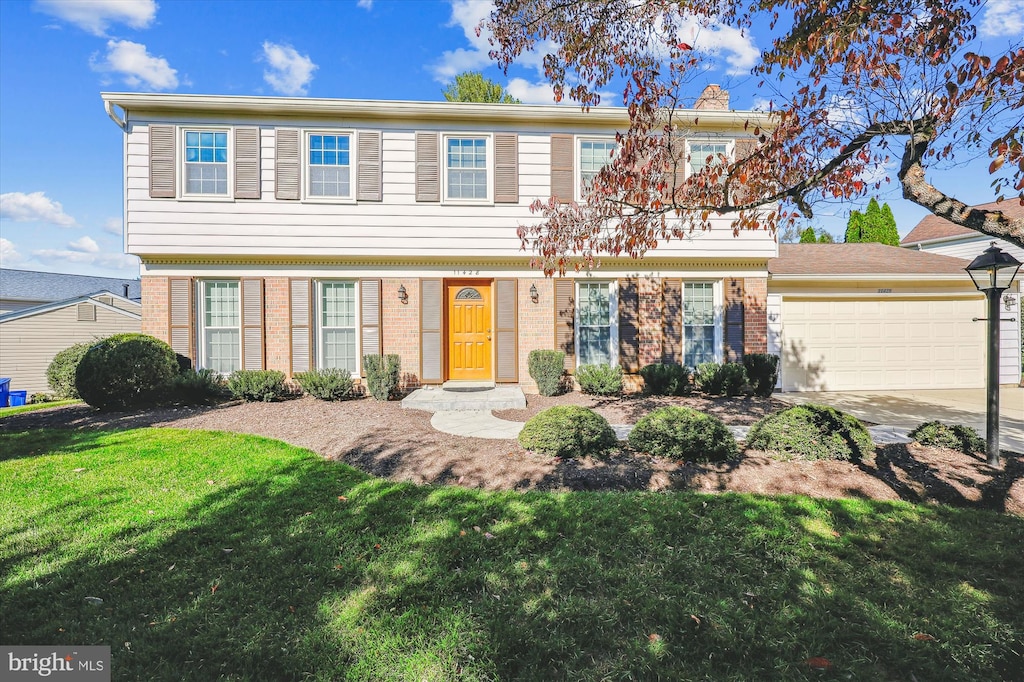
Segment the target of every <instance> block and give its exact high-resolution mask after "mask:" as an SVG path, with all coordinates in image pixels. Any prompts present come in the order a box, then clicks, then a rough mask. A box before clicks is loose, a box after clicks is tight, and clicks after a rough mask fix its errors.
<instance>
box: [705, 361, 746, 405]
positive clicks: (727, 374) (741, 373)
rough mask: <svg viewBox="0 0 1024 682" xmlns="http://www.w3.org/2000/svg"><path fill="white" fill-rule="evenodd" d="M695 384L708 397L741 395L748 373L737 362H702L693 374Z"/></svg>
mask: <svg viewBox="0 0 1024 682" xmlns="http://www.w3.org/2000/svg"><path fill="white" fill-rule="evenodd" d="M693 383H694V384H696V385H697V388H698V389H699V390H700V391H702V392H704V393H707V394H708V395H723V394H724V395H727V396H730V397H732V396H734V395H739V394H740V392H741V391H743V385H744V384H745V383H747V371H746V370H745V369H744V368H743V365H741V364H739V363H735V362H725V363H722V364H718V363H717V362H702V363H701V364H699V365H697V370H696V371H695V372H694V373H693Z"/></svg>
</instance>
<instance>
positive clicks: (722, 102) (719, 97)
mask: <svg viewBox="0 0 1024 682" xmlns="http://www.w3.org/2000/svg"><path fill="white" fill-rule="evenodd" d="M693 108H694V109H704V110H708V111H726V110H728V108H729V91H728V90H723V89H722V88H720V87H718V86H717V85H709V86H707V87H706V88H704V92H702V93H700V97H698V98H697V102H696V103H695V104H694V105H693Z"/></svg>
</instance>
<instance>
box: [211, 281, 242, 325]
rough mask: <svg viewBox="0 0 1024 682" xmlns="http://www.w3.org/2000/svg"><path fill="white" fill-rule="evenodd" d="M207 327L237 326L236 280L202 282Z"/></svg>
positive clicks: (237, 300) (237, 301)
mask: <svg viewBox="0 0 1024 682" xmlns="http://www.w3.org/2000/svg"><path fill="white" fill-rule="evenodd" d="M204 290H205V292H204V297H205V301H204V303H205V305H204V310H205V311H206V326H207V327H237V326H238V319H239V313H238V304H239V299H238V282H204Z"/></svg>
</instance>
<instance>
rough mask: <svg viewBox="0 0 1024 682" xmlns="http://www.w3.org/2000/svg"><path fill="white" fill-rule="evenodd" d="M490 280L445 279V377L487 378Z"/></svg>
mask: <svg viewBox="0 0 1024 682" xmlns="http://www.w3.org/2000/svg"><path fill="white" fill-rule="evenodd" d="M492 336H493V334H491V283H490V282H471V283H458V282H449V283H448V378H449V379H452V380H455V381H460V380H461V381H486V380H489V379H490V378H491V337H492Z"/></svg>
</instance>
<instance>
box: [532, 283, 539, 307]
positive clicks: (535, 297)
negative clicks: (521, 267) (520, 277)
mask: <svg viewBox="0 0 1024 682" xmlns="http://www.w3.org/2000/svg"><path fill="white" fill-rule="evenodd" d="M530 300H531V301H533V302H534V303H536V302H537V301H539V300H540V294H538V293H537V285H536V284H531V285H530Z"/></svg>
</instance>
